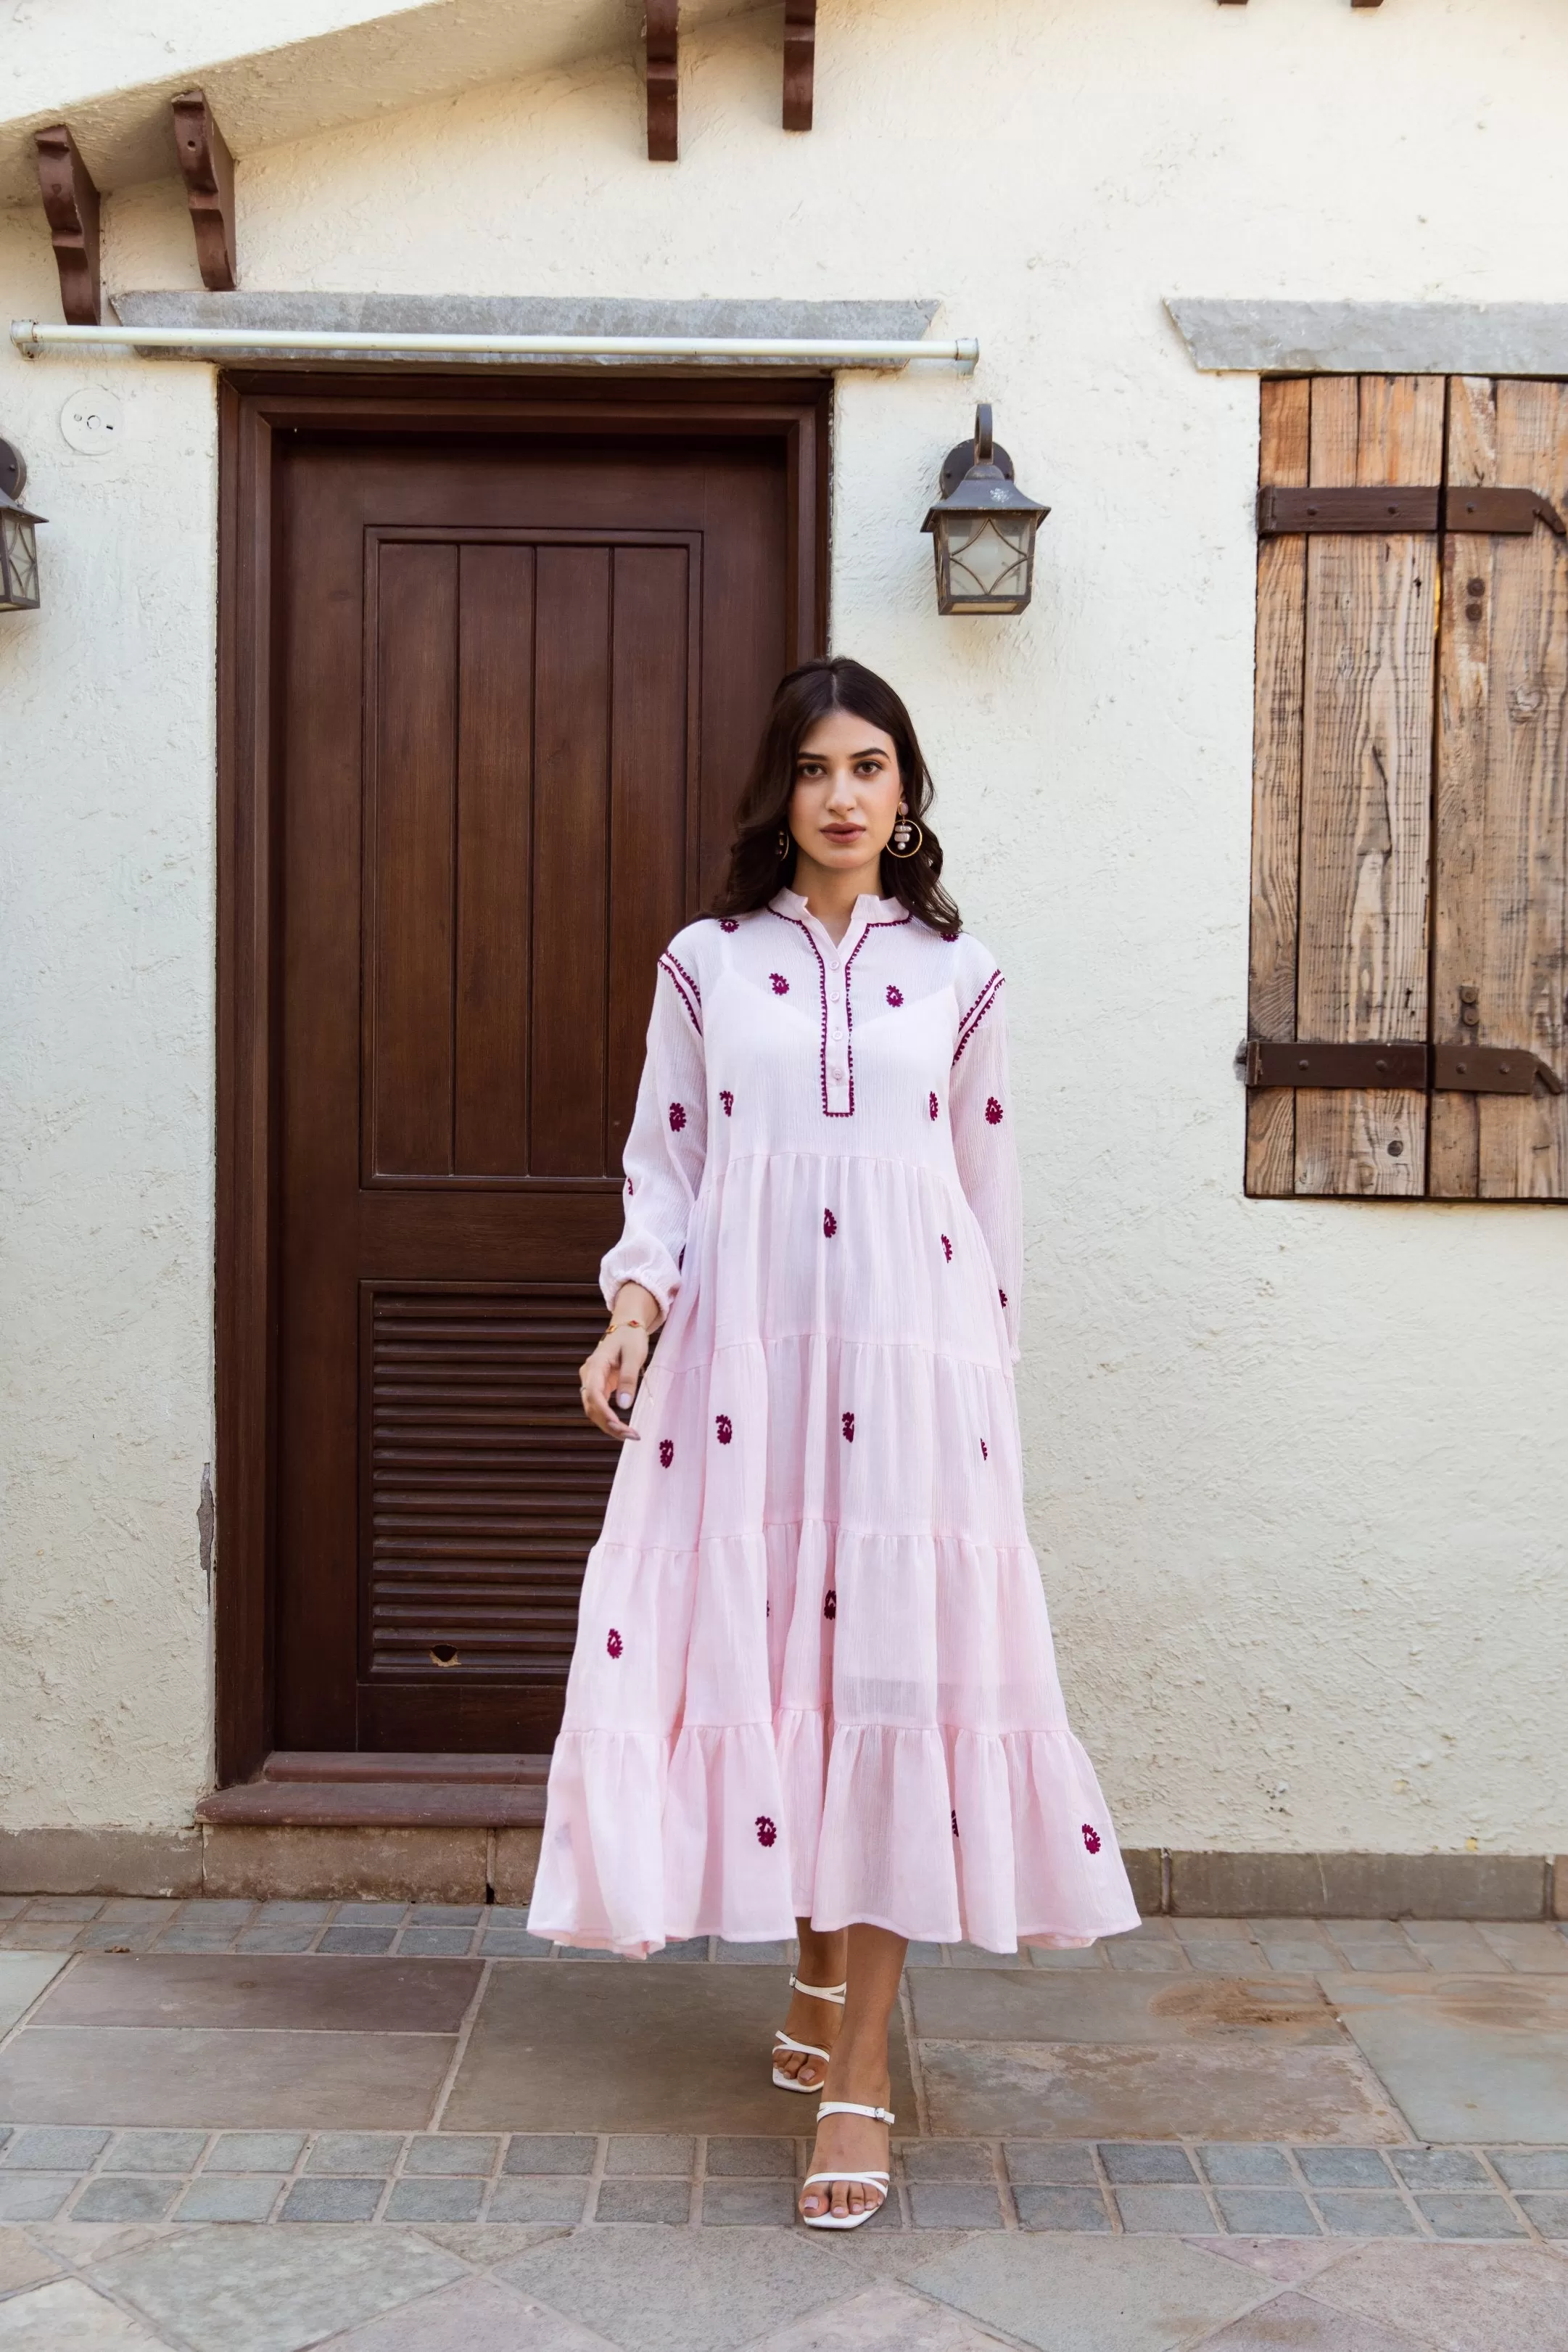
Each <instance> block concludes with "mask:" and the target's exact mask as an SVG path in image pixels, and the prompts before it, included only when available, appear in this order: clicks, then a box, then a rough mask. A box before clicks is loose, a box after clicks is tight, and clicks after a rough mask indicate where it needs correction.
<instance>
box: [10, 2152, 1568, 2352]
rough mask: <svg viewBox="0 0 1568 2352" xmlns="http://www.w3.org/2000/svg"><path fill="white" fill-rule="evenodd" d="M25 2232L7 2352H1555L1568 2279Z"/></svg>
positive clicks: (1487, 2267)
mask: <svg viewBox="0 0 1568 2352" xmlns="http://www.w3.org/2000/svg"><path fill="white" fill-rule="evenodd" d="M1042 2193H1049V2192H1042ZM1148 2193H1155V2192H1152V2191H1151V2192H1148ZM1166 2193H1180V2192H1179V2191H1175V2190H1171V2191H1166ZM17 2234H18V2235H20V2234H21V2233H17ZM37 2235H38V2237H40V2238H46V2237H47V2239H48V2240H49V2242H50V2243H49V2244H48V2245H47V2247H46V2246H42V2245H39V2244H35V2243H31V2242H25V2246H26V2252H27V2253H28V2254H30V2255H32V2256H34V2257H36V2258H37V2259H36V2261H35V2263H34V2265H33V2267H31V2268H27V2267H17V2266H16V2265H15V2264H14V2265H13V2267H12V2268H11V2269H10V2270H0V2347H5V2352H96V2347H99V2346H108V2347H110V2352H120V2348H121V2347H123V2352H219V2347H222V2352H231V2347H232V2352H305V2347H307V2346H314V2347H319V2352H1007V2347H1011V2352H1020V2347H1030V2346H1032V2347H1039V2352H1176V2347H1184V2352H1198V2347H1203V2352H1568V2262H1565V2261H1563V2259H1562V2258H1561V2257H1559V2256H1557V2255H1555V2254H1552V2253H1550V2252H1542V2250H1541V2249H1539V2248H1535V2247H1529V2246H1491V2247H1489V2246H1480V2245H1468V2246H1458V2245H1431V2244H1411V2245H1397V2244H1396V2245H1389V2244H1382V2243H1377V2244H1367V2245H1361V2246H1356V2245H1350V2244H1347V2243H1345V2242H1343V2241H1339V2242H1325V2241H1321V2240H1320V2241H1317V2242H1301V2241H1299V2240H1281V2239H1278V2238H1268V2237H1263V2238H1232V2239H1228V2240H1219V2239H1215V2238H1201V2237H1200V2238H1196V2239H1192V2240H1187V2241H1182V2240H1179V2239H1171V2238H1169V2237H1162V2236H1159V2235H1137V2234H1134V2235H1115V2234H1112V2233H1102V2234H1100V2235H1098V2236H1095V2235H1086V2234H1082V2233H1080V2234H1073V2233H1059V2234H1056V2235H1054V2236H1047V2237H1044V2238H1041V2237H1038V2236H1034V2235H1031V2234H1029V2233H1025V2234H1022V2235H1020V2234H1019V2233H1017V2232H1016V2231H1008V2230H998V2229H995V2228H991V2229H983V2228H982V2229H968V2230H963V2229H953V2228H949V2229H945V2230H943V2229H934V2230H931V2231H924V2232H921V2233H920V2234H918V2235H917V2236H915V2237H913V2238H912V2237H910V2236H908V2235H907V2234H905V2235H903V2236H900V2235H899V2234H897V2233H896V2232H894V2233H893V2234H888V2233H886V2232H884V2231H878V2230H877V2229H876V2227H875V2225H873V2227H872V2228H871V2229H868V2230H866V2231H862V2232H858V2233H856V2234H855V2235H854V2236H852V2237H850V2238H831V2237H830V2238H828V2239H826V2240H823V2239H821V2238H813V2237H812V2236H811V2235H810V2233H809V2232H807V2231H804V2230H800V2229H798V2228H797V2229H795V2230H793V2231H789V2232H786V2231H768V2230H762V2231H759V2230H757V2229H755V2228H747V2226H745V2225H744V2224H741V2225H739V2226H736V2227H732V2228H723V2229H718V2230H711V2231H670V2230H668V2229H663V2228H660V2227H659V2226H658V2225H656V2224H654V2225H649V2224H643V2225H638V2224H636V2223H632V2224H629V2225H627V2226H624V2227H620V2226H614V2227H598V2226H594V2225H589V2226H587V2227H585V2228H582V2229H579V2230H578V2231H573V2232H567V2233H562V2232H559V2231H556V2232H539V2231H527V2230H516V2229H513V2230H495V2231H486V2230H484V2229H482V2228H477V2227H467V2226H465V2225H461V2224H455V2225H444V2224H441V2223H431V2224H428V2225H426V2226H424V2227H423V2228H418V2227H410V2228H406V2229H395V2228H393V2229H387V2228H384V2227H383V2228H379V2229H372V2228H365V2227H355V2226H352V2225H345V2226H341V2227H319V2228H318V2227H312V2226H311V2225H309V2224H304V2225H302V2226H299V2227H298V2228H295V2229H292V2230H288V2231H266V2230H259V2231H258V2230H255V2229H250V2230H247V2229H245V2228H243V2227H237V2228H221V2229H218V2228H214V2229H182V2228H175V2229H173V2230H171V2229H169V2228H168V2227H167V2225H163V2226H153V2227H151V2228H144V2229H141V2230H137V2229H114V2228H94V2227H89V2226H87V2225H82V2224H60V2225H56V2226H55V2227H54V2228H53V2229H51V2230H48V2231H40V2232H38V2233H37ZM5 2251H6V2248H5V2242H4V2241H3V2240H0V2252H5ZM40 2269H41V2270H42V2272H43V2275H42V2276H40V2275H38V2272H39V2270H40ZM51 2273H52V2275H51ZM759 2322H760V2325H758V2323H759Z"/></svg>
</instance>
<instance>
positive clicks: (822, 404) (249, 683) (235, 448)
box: [214, 368, 832, 1787]
mask: <svg viewBox="0 0 1568 2352" xmlns="http://www.w3.org/2000/svg"><path fill="white" fill-rule="evenodd" d="M831 402H832V378H831V375H830V374H826V373H823V374H817V375H790V376H787V377H786V376H777V377H775V376H770V375H768V374H764V373H752V374H747V375H717V374H709V373H706V372H704V373H701V374H695V373H686V374H674V373H666V374H662V375H643V374H637V375H632V374H631V373H627V372H622V371H621V370H617V371H615V372H613V373H610V372H606V373H602V374H599V375H594V376H589V375H584V374H581V373H568V372H558V371H554V370H551V371H549V372H548V373H547V372H544V371H542V370H541V371H540V372H539V373H538V374H534V373H531V372H530V373H528V375H527V376H521V375H510V374H509V375H508V376H507V377H506V378H505V379H503V380H499V381H497V380H496V379H494V378H487V377H485V376H481V375H478V374H476V373H473V372H471V371H465V370H461V369H452V370H447V371H435V372H433V373H424V372H423V371H421V372H419V373H412V372H410V371H408V370H405V369H402V368H397V369H392V370H390V371H388V370H382V371H378V372H374V373H352V374H348V373H342V374H333V373H319V372H318V373H312V372H310V371H308V370H304V369H299V370H273V371H270V372H267V373H259V372H255V371H250V370H244V371H238V372H235V373H228V374H225V375H221V376H220V377H219V380H218V614H217V619H218V629H217V796H218V841H217V1040H216V1052H217V1192H216V1203H215V1207H216V1236H215V1239H216V1264H215V1267H214V1279H215V1293H216V1328H215V1350H216V1353H215V1399H214V1405H215V1415H216V1433H215V1440H214V1445H215V1454H216V1490H217V1491H216V1504H217V1546H216V1566H217V1573H216V1596H215V1598H216V1623H215V1635H214V1640H215V1652H216V1658H215V1664H216V1679H217V1687H216V1725H215V1729H216V1763H217V1780H218V1785H219V1786H220V1787H226V1786H229V1785H231V1784H232V1783H234V1782H235V1781H241V1780H250V1779H251V1778H253V1777H254V1776H255V1774H256V1772H258V1771H259V1769H260V1768H261V1766H262V1764H263V1763H264V1762H265V1760H266V1759H267V1754H268V1752H269V1751H270V1749H271V1748H272V1744H273V1722H274V1638H273V1637H274V1611H273V1601H274V1580H273V1549H274V1533H275V1518H274V1508H273V1506H274V1499H275V1495H276V1480H277V1354H276V1339H277V1324H278V1299H277V1272H278V1269H277V1255H278V1253H277V1139H278V1138H277V1067H276V1055H277V1007H276V995H277V972H278V920H279V914H280V909H279V907H278V903H277V856H276V839H277V828H276V814H277V785H278V781H279V780H278V776H277V762H276V753H275V742H274V715H275V711H276V709H277V678H276V676H275V673H274V667H273V646H274V643H275V616H276V597H277V582H276V579H275V572H274V552H275V544H274V543H275V518H274V510H273V499H272V480H273V443H274V436H275V435H277V434H278V433H287V432H289V431H298V430H308V431H311V432H315V433H334V432H340V433H344V434H352V435H354V436H357V437H363V436H367V435H371V436H386V437H387V438H389V439H395V438H396V437H398V436H400V435H411V434H417V435H419V436H421V437H423V438H428V437H429V436H431V435H432V434H440V433H449V434H451V435H453V436H480V435H485V434H501V433H507V434H516V433H518V432H538V433H548V434H549V435H551V436H555V437H559V436H562V435H571V436H581V437H582V438H583V439H585V440H587V439H592V438H593V437H595V436H602V435H610V434H617V435H619V434H624V433H627V432H634V433H637V434H640V435H643V436H650V435H652V436H657V435H659V434H662V433H663V434H670V435H681V436H686V435H689V434H692V433H694V432H695V433H700V434H703V435H705V436H710V437H714V438H719V439H729V438H735V439H747V440H757V439H758V438H762V439H768V440H773V441H777V442H779V443H781V444H782V446H783V449H784V453H785V461H786V466H787V469H788V470H787V484H788V497H789V542H788V550H787V562H788V566H789V605H788V611H789V635H788V640H787V660H788V662H789V664H790V665H793V664H794V663H795V662H798V661H803V660H807V659H809V658H810V656H812V655H814V654H817V653H820V652H821V651H823V650H824V649H825V646H826V644H827V622H828V481H829V427H830V420H831Z"/></svg>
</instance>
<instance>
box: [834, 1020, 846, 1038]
mask: <svg viewBox="0 0 1568 2352" xmlns="http://www.w3.org/2000/svg"><path fill="white" fill-rule="evenodd" d="M833 1034H834V1036H835V1037H841V1036H842V1035H843V1034H844V1024H843V1023H842V1022H841V1021H835V1022H834V1024H833Z"/></svg>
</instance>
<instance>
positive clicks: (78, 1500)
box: [0, 213, 215, 1829]
mask: <svg viewBox="0 0 1568 2352" xmlns="http://www.w3.org/2000/svg"><path fill="white" fill-rule="evenodd" d="M53 281H54V266H53V257H52V256H51V254H50V251H49V247H48V242H47V236H44V235H43V234H42V230H41V222H40V221H39V220H38V219H37V218H35V217H34V216H32V215H17V214H16V213H5V214H0V287H3V288H4V291H5V300H6V302H7V303H8V304H9V308H8V309H7V310H6V313H5V315H6V316H10V315H11V313H12V312H13V311H16V310H32V309H33V308H34V307H35V306H36V307H37V309H38V310H41V311H42V312H43V314H44V315H46V316H57V315H58V310H57V303H58V294H57V288H56V287H55V285H54V282H53ZM4 350H5V358H4V359H3V360H0V434H4V435H5V437H6V438H7V439H11V440H14V441H16V444H17V445H18V446H20V447H21V448H22V449H23V451H24V452H25V453H26V457H27V460H28V468H29V472H28V482H27V498H28V500H29V502H30V503H31V504H32V505H33V506H35V507H36V508H37V509H38V511H39V512H41V513H43V514H45V515H47V517H48V518H49V523H48V527H47V530H43V531H41V532H40V533H39V541H40V547H41V549H42V551H43V562H44V566H45V582H46V599H45V605H44V609H43V611H41V612H39V613H37V614H5V615H0V1826H4V1827H5V1828H7V1829H16V1828H28V1827H32V1826H35V1825H42V1824H48V1823H68V1824H92V1823H97V1822H122V1823H126V1824H130V1825H132V1826H137V1827H143V1826H145V1827H169V1826H172V1825H175V1824H177V1823H179V1822H182V1821H188V1820H189V1819H190V1809H191V1804H192V1801H193V1796H194V1795H195V1794H196V1792H197V1791H198V1790H200V1788H201V1787H202V1785H203V1782H204V1778H205V1776H206V1775H207V1772H208V1769H209V1767H208V1757H209V1752H210V1747H211V1713H212V1706H211V1687H212V1673H211V1664H210V1655H209V1650H210V1643H209V1632H208V1624H209V1612H208V1605H207V1591H206V1583H205V1579H204V1575H203V1571H202V1565H201V1559H200V1553H199V1547H198V1539H197V1526H196V1509H197V1504H198V1501H199V1498H200V1492H201V1478H202V1466H203V1465H204V1463H205V1462H207V1461H209V1460H210V1459H211V1457H212V1451H213V1445H212V1382H213V1342H212V1314H213V1282H212V1256H213V1223H212V1194H213V1167H212V1160H213V1100H214V1072H213V950H214V895H213V856H214V799H213V716H212V711H213V695H212V677H213V640H214V573H215V565H214V541H213V530H214V489H215V480H214V445H213V384H212V378H211V376H210V374H209V373H207V372H206V371H205V370H197V369H182V370H180V371H179V372H177V373H176V372H174V371H171V372H170V373H168V374H167V375H166V376H161V377H158V378H156V379H155V378H154V377H153V376H152V372H151V371H150V370H148V369H145V368H135V369H130V370H126V369H119V368H112V366H111V370H110V373H111V375H112V381H113V383H114V386H115V388H116V389H117V391H118V393H119V395H120V400H121V402H122V404H123V407H124V415H125V425H124V436H125V437H124V442H123V445H122V446H121V447H120V449H119V450H118V451H117V452H116V454H114V455H113V456H110V457H81V456H78V454H77V453H75V452H74V451H73V450H71V449H69V448H68V446H66V443H65V441H64V440H63V438H62V437H61V435H60V432H59V429H58V425H57V418H58V415H59V411H60V407H61V404H62V403H63V401H64V399H65V397H66V395H67V394H68V393H69V392H71V391H72V390H74V389H75V388H76V387H77V386H78V385H79V384H81V383H84V382H88V381H91V375H90V374H84V373H83V372H82V371H81V370H79V369H78V368H75V367H71V368H68V369H66V370H64V371H57V370H52V369H43V368H37V367H29V366H28V365H27V364H26V362H22V361H20V360H17V359H16V357H15V355H14V354H13V353H12V352H11V349H10V345H9V344H8V343H7V344H5V346H4ZM97 373H99V375H100V376H101V374H102V373H104V372H103V371H101V370H99V371H98V372H97Z"/></svg>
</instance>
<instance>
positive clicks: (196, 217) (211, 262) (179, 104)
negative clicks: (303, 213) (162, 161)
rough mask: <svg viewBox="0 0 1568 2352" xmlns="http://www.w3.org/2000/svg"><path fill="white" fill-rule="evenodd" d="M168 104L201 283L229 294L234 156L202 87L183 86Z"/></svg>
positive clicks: (235, 278)
mask: <svg viewBox="0 0 1568 2352" xmlns="http://www.w3.org/2000/svg"><path fill="white" fill-rule="evenodd" d="M170 103H171V105H172V109H173V114H174V152H175V153H176V154H177V155H178V157H179V159H180V173H181V176H182V177H183V180H184V183H185V195H186V198H187V200H188V202H189V204H190V207H191V226H192V228H193V230H194V232H195V238H196V265H197V267H198V268H199V269H200V270H201V273H202V283H203V285H204V287H206V289H208V291H209V293H213V294H232V293H233V292H234V289H235V286H236V285H237V284H238V283H239V272H238V265H237V260H236V254H237V247H236V245H235V167H234V158H233V157H232V155H231V154H230V153H229V150H228V142H227V141H226V140H225V137H224V134H223V132H222V131H220V130H219V129H218V126H217V123H216V121H214V117H213V110H212V108H211V107H210V106H209V105H208V104H207V101H206V98H205V95H204V92H203V91H201V90H199V89H188V90H185V91H183V93H182V95H181V96H180V97H178V98H176V99H172V100H171V101H170Z"/></svg>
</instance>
